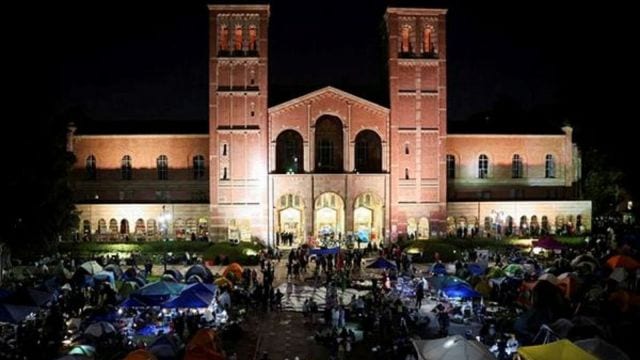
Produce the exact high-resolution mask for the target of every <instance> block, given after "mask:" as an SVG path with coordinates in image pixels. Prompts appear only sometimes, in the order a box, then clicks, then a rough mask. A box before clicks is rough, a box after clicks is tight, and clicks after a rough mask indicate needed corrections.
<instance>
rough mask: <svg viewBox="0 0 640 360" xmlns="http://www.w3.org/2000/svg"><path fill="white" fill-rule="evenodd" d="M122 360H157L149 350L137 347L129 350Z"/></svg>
mask: <svg viewBox="0 0 640 360" xmlns="http://www.w3.org/2000/svg"><path fill="white" fill-rule="evenodd" d="M124 360H158V358H157V357H156V356H155V355H153V354H152V353H151V352H150V351H149V350H145V349H138V350H135V351H132V352H130V353H129V354H128V355H127V357H126V358H124Z"/></svg>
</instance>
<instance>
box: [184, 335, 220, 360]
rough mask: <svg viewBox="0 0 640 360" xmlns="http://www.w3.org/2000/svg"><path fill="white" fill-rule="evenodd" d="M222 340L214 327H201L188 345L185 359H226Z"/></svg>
mask: <svg viewBox="0 0 640 360" xmlns="http://www.w3.org/2000/svg"><path fill="white" fill-rule="evenodd" d="M224 358H225V357H224V351H223V350H222V341H221V340H220V338H219V337H218V334H217V333H216V332H215V331H214V330H213V329H200V330H198V332H197V333H196V334H195V335H194V336H193V339H191V341H190V342H189V344H188V345H187V348H186V350H185V355H184V360H224Z"/></svg>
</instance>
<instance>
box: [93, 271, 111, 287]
mask: <svg viewBox="0 0 640 360" xmlns="http://www.w3.org/2000/svg"><path fill="white" fill-rule="evenodd" d="M93 280H94V281H96V282H101V281H104V282H108V283H109V284H111V285H113V287H115V286H116V279H115V275H114V274H113V273H112V272H111V271H100V272H98V273H96V274H93Z"/></svg>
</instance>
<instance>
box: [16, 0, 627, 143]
mask: <svg viewBox="0 0 640 360" xmlns="http://www.w3.org/2000/svg"><path fill="white" fill-rule="evenodd" d="M206 3H207V2H206V1H202V0H196V1H186V0H180V1H177V0H176V1H148V0H136V1H133V0H127V1H61V2H45V3H43V4H39V5H36V4H33V3H30V4H26V5H25V6H26V7H24V8H21V9H18V10H16V12H14V13H8V15H9V14H15V15H16V19H19V20H20V21H18V22H17V25H15V26H12V27H11V28H10V29H9V32H8V33H9V34H10V35H11V34H20V36H19V37H18V36H16V37H15V38H13V39H11V41H10V43H11V45H14V46H15V47H16V51H15V52H12V54H13V56H12V59H13V60H15V61H16V67H15V69H16V71H15V73H16V74H18V75H19V76H18V77H19V79H20V80H19V83H20V84H19V86H17V87H16V88H15V92H16V93H19V94H20V95H25V97H26V98H28V99H29V104H32V103H33V101H32V99H34V98H36V99H38V104H40V106H41V108H42V109H43V111H51V112H60V111H65V110H66V109H69V108H72V109H80V110H81V111H82V112H84V113H85V114H86V115H87V116H88V117H89V118H90V119H93V121H100V122H104V121H122V120H136V121H152V120H176V121H191V120H199V121H205V120H206V116H207V71H208V69H207V56H208V48H207V36H208V31H207V27H208V24H207V21H208V19H207V9H206ZM403 3H404V4H415V6H418V7H419V6H436V7H446V8H448V9H449V15H448V37H447V40H448V51H449V54H448V76H449V82H448V87H449V88H448V92H449V103H448V108H449V120H450V122H454V121H459V120H465V119H469V118H470V117H472V116H473V115H474V114H478V113H482V112H485V111H488V110H491V109H492V108H495V106H496V104H503V105H504V104H507V105H506V108H508V109H511V110H510V111H514V112H515V113H518V112H520V113H534V114H543V115H541V116H546V115H544V114H546V112H549V111H551V112H554V114H555V115H554V116H556V117H558V116H559V117H563V118H566V119H568V120H569V121H570V122H571V123H572V124H573V125H575V126H576V128H578V130H577V132H578V136H579V137H582V138H584V139H586V140H585V141H588V143H589V144H591V143H592V142H594V141H595V143H602V144H605V145H606V144H611V143H614V142H615V143H623V147H624V146H626V147H625V148H624V151H627V150H629V149H631V145H628V143H630V141H632V140H633V139H635V135H633V132H630V131H625V130H622V131H620V130H619V129H615V130H614V127H615V126H619V127H624V128H627V129H628V126H629V125H628V124H630V121H633V120H634V119H635V117H636V116H635V113H634V112H632V111H629V110H631V104H633V103H634V101H633V100H635V98H633V99H632V96H634V97H635V95H632V93H634V92H637V91H630V90H626V89H624V90H623V88H622V87H621V85H620V84H621V83H626V84H627V85H634V84H636V82H635V78H637V74H636V73H635V71H634V72H632V71H630V69H632V67H631V64H632V63H633V62H635V57H634V56H632V55H631V52H632V51H631V50H632V48H631V47H632V46H635V44H636V43H637V40H635V39H633V37H632V36H633V34H634V33H636V31H634V32H632V31H631V26H632V24H633V22H632V21H631V16H632V14H633V12H632V11H631V10H630V9H629V8H628V7H627V6H628V5H627V6H623V7H620V6H614V5H615V4H614V2H608V3H606V5H608V7H605V6H602V5H599V6H593V5H588V3H587V2H579V3H578V2H576V3H575V4H568V3H569V2H568V1H558V0H553V1H551V0H538V1H532V0H522V1H471V0H469V1H403ZM387 4H388V2H387V1H383V0H341V1H336V0H325V1H317V2H312V1H306V0H305V1H302V0H300V1H279V0H275V1H272V2H271V6H272V10H271V11H272V13H271V14H272V15H271V26H270V60H269V61H270V62H269V65H270V74H269V75H270V83H271V89H270V105H274V104H276V103H278V102H281V101H285V100H287V99H289V98H291V97H294V96H298V95H302V94H303V93H305V92H306V91H309V90H314V89H316V88H319V87H321V86H325V85H334V86H336V87H339V88H342V89H344V90H347V91H351V92H353V93H354V94H356V95H360V96H363V97H365V98H367V99H370V100H373V101H375V102H379V103H382V104H383V105H387V104H386V101H387V100H386V99H387V97H388V94H387V89H386V85H385V84H384V83H383V82H381V79H383V78H384V63H385V62H384V57H383V56H384V54H383V53H382V47H381V41H380V31H381V30H380V29H381V25H382V15H383V13H384V9H385V7H386V5H387ZM514 109H515V110H514ZM507 113H509V111H507ZM525 118H526V119H527V120H526V121H528V122H531V121H533V120H531V119H532V118H531V117H523V118H517V119H514V120H513V121H514V123H517V122H518V121H523V122H524V121H525V120H522V119H525ZM516 126H518V125H517V124H516ZM624 143H627V145H624Z"/></svg>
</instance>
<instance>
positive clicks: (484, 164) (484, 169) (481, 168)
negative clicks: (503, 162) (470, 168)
mask: <svg viewBox="0 0 640 360" xmlns="http://www.w3.org/2000/svg"><path fill="white" fill-rule="evenodd" d="M488 177H489V157H487V155H485V154H482V155H480V156H479V157H478V178H480V179H486V178H488Z"/></svg>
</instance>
